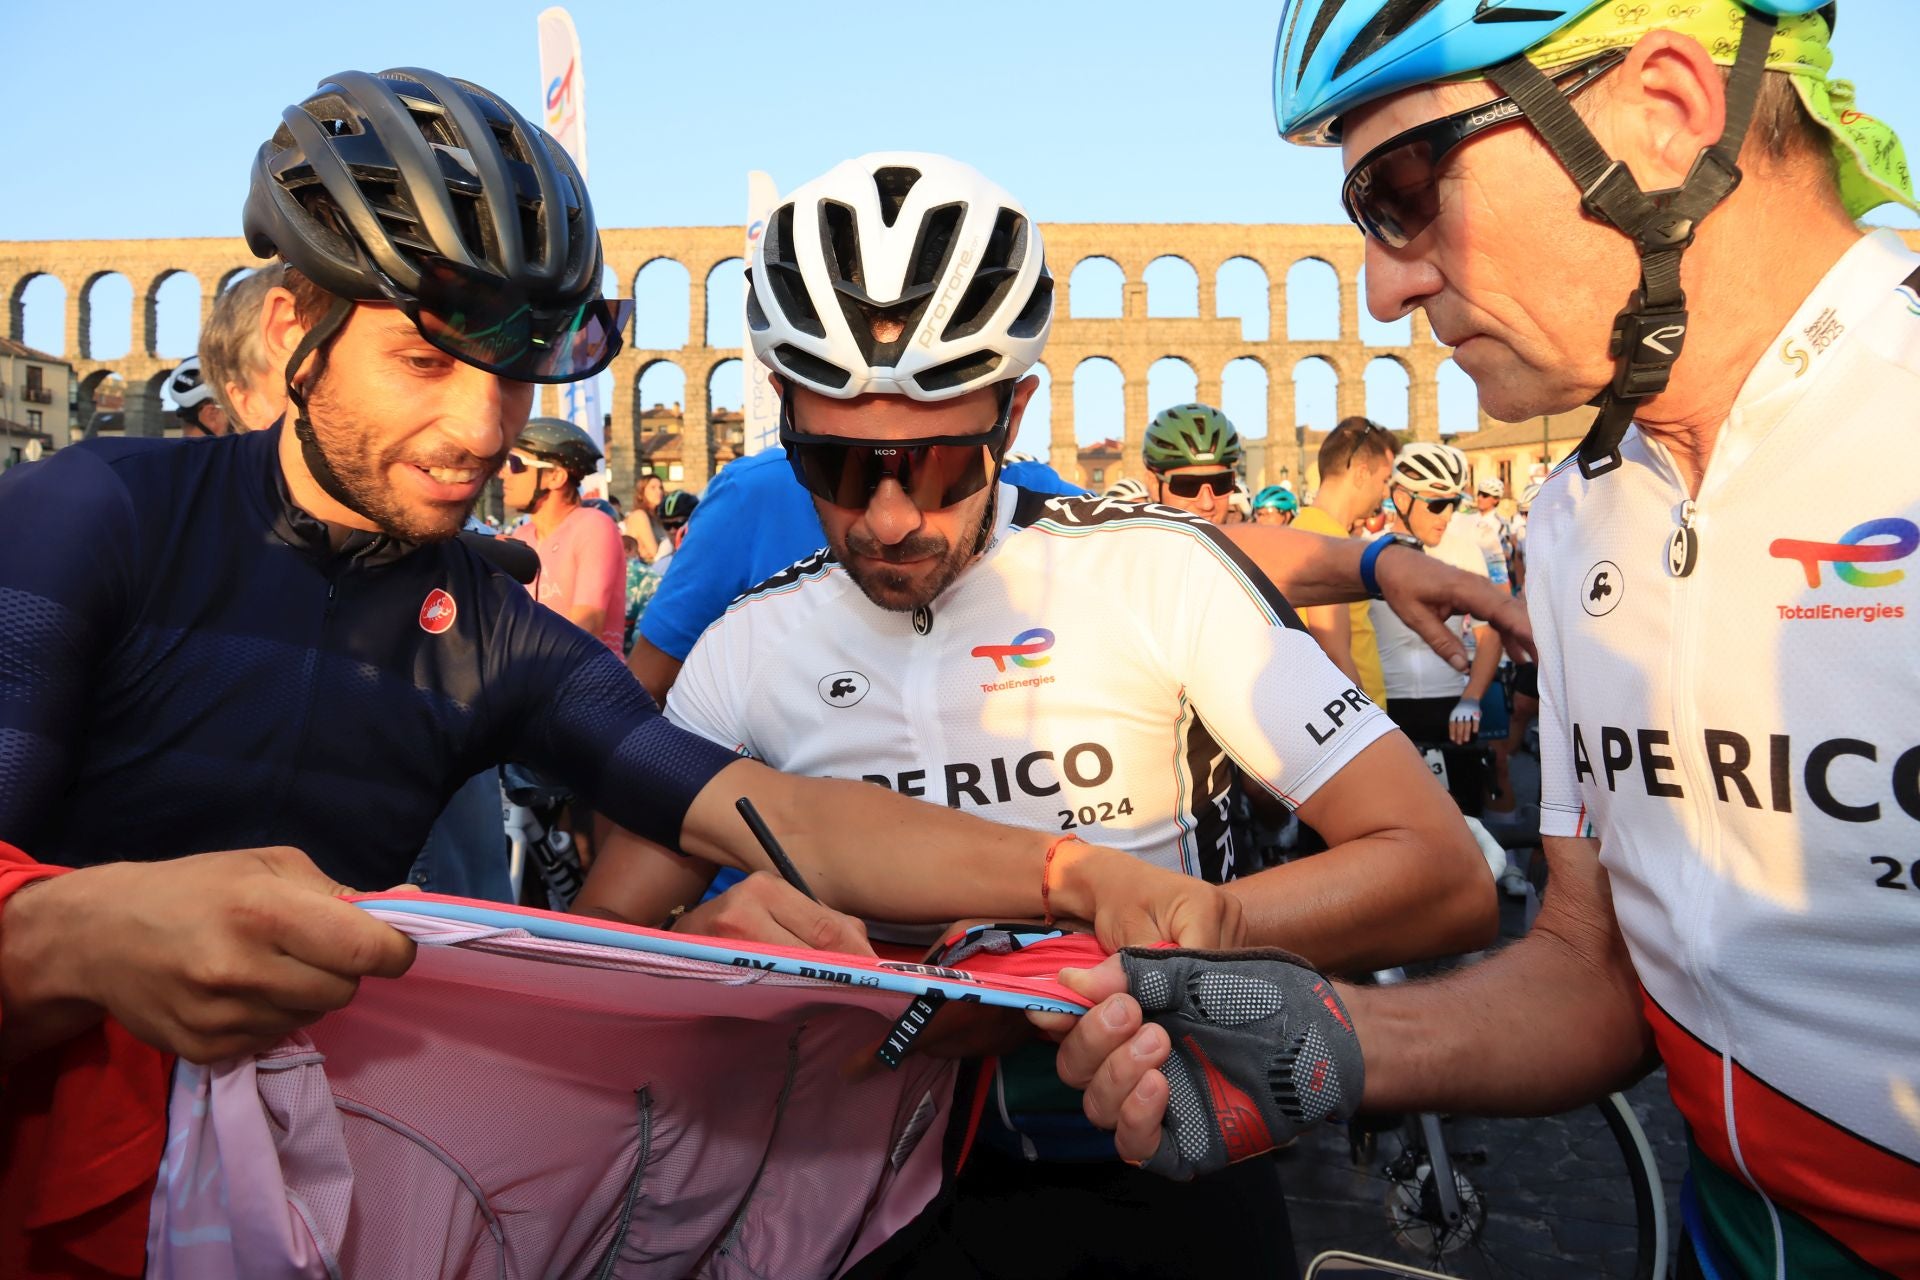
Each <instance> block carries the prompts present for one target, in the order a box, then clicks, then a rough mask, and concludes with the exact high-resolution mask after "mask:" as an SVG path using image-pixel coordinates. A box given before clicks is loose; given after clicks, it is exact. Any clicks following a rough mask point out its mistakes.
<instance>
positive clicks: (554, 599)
mask: <svg viewBox="0 0 1920 1280" xmlns="http://www.w3.org/2000/svg"><path fill="white" fill-rule="evenodd" d="M507 536H508V537H510V538H517V539H519V540H520V541H521V542H524V543H526V544H527V545H528V546H530V547H532V548H533V549H534V550H535V551H537V552H539V553H540V576H539V577H537V578H535V579H534V580H533V588H532V590H533V598H534V599H535V600H538V601H539V602H540V603H541V604H543V605H545V606H547V608H549V609H551V610H553V611H554V612H555V613H558V614H560V615H562V616H569V615H570V614H571V612H572V611H573V610H574V609H576V608H578V607H580V606H582V605H598V606H600V608H601V609H603V610H604V612H603V613H602V615H601V618H600V631H599V635H600V639H601V641H602V642H603V643H604V644H605V645H606V646H607V648H609V649H611V650H613V651H614V652H615V653H616V654H617V653H619V652H621V645H620V641H621V637H622V634H623V633H624V632H625V630H626V625H627V553H626V549H625V548H624V547H622V546H621V545H620V526H619V525H616V524H615V523H614V522H613V520H612V518H611V517H609V516H608V515H607V513H606V512H604V511H600V510H597V509H595V508H593V507H578V508H575V510H574V512H573V514H572V515H570V516H568V517H567V518H566V519H565V520H562V521H561V522H560V525H559V527H558V528H556V529H555V530H554V531H553V532H552V533H550V534H548V535H547V536H546V537H544V538H542V537H541V536H540V535H539V534H538V533H537V532H535V531H534V527H533V521H531V520H529V521H527V522H526V523H525V524H523V525H521V526H520V527H519V528H518V529H515V530H514V531H513V532H512V533H510V534H508V535H507Z"/></svg>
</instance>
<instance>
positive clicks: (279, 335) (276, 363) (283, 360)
mask: <svg viewBox="0 0 1920 1280" xmlns="http://www.w3.org/2000/svg"><path fill="white" fill-rule="evenodd" d="M306 336H307V326H306V325H304V324H302V323H301V322H300V317H299V315H298V313H297V312H296V310H295V308H294V304H293V293H292V291H291V290H288V289H280V288H274V289H269V290H267V296H266V298H265V299H264V300H263V301H262V302H261V304H260V342H261V345H262V346H263V347H264V348H265V349H266V353H267V365H268V367H269V368H271V369H272V370H273V371H274V372H275V374H279V373H280V372H282V371H283V370H285V369H286V367H287V361H289V360H291V359H292V358H293V353H294V351H295V350H296V349H298V347H299V346H300V343H301V341H302V340H303V339H304V338H305V337H306Z"/></svg>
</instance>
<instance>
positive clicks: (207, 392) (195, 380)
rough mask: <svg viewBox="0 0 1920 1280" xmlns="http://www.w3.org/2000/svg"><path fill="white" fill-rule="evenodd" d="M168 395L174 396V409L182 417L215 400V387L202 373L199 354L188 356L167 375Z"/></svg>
mask: <svg viewBox="0 0 1920 1280" xmlns="http://www.w3.org/2000/svg"><path fill="white" fill-rule="evenodd" d="M167 395H169V396H170V397H172V399H173V405H174V409H175V411H176V412H178V413H179V414H180V415H181V416H182V417H186V416H190V415H191V414H192V413H193V412H194V411H195V410H197V409H198V408H199V407H200V406H201V405H203V404H209V403H211V402H212V401H213V387H212V386H210V385H209V384H208V383H207V380H206V379H205V378H203V377H202V376H201V375H200V357H199V356H197V355H196V356H188V357H187V358H186V359H185V360H182V361H181V362H180V364H179V367H178V368H176V369H175V370H174V371H173V372H172V373H170V374H168V375H167Z"/></svg>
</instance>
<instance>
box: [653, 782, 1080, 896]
mask: <svg viewBox="0 0 1920 1280" xmlns="http://www.w3.org/2000/svg"><path fill="white" fill-rule="evenodd" d="M741 796H747V797H749V798H751V799H752V800H753V803H754V805H755V807H756V808H758V809H759V810H760V813H761V815H762V816H763V817H764V818H765V819H766V821H767V825H768V827H769V828H771V830H772V831H773V834H774V837H775V838H776V839H778V840H779V841H780V844H781V846H782V847H783V848H784V849H785V850H786V852H787V853H788V855H789V856H790V857H791V858H792V859H793V861H794V863H795V865H796V866H797V867H798V868H799V869H800V872H801V874H802V875H803V876H805V877H806V879H807V882H808V884H809V886H810V887H811V888H812V889H813V890H814V892H815V893H816V894H818V895H819V897H820V900H821V901H822V902H825V903H826V904H827V905H829V906H832V907H835V908H838V909H839V910H841V911H846V912H850V913H852V914H855V915H860V916H866V917H868V918H873V919H883V920H893V921H897V922H900V923H903V924H907V923H945V922H947V921H950V920H954V919H957V918H959V917H960V916H962V915H981V916H994V915H1001V916H1008V917H1012V918H1025V917H1033V916H1038V915H1039V914H1041V911H1042V904H1041V900H1040V882H1041V876H1042V860H1043V857H1044V854H1045V851H1046V848H1047V846H1048V845H1049V844H1051V843H1052V842H1053V838H1054V837H1053V836H1050V835H1049V834H1048V833H1046V832H1042V831H1029V830H1025V829H1023V828H1020V827H1008V826H1002V825H1000V824H999V823H994V822H988V821H985V820H984V819H980V818H974V817H969V816H967V815H964V814H961V813H959V812H957V811H955V810H952V809H948V808H946V807H945V806H943V805H935V804H928V803H927V802H926V801H924V800H915V799H911V798H909V797H906V796H900V795H896V794H894V793H893V792H891V791H888V790H887V789H886V788H884V787H879V786H875V785H874V784H873V783H870V782H848V781H845V780H841V779H833V778H797V777H792V776H790V775H787V774H782V773H776V772H774V771H773V770H771V769H769V768H767V767H766V766H764V765H761V764H758V763H757V762H754V761H750V760H742V761H740V762H739V763H738V764H735V765H732V766H729V767H728V768H727V769H726V770H725V771H724V772H722V773H721V774H720V775H719V776H718V777H716V778H715V779H714V781H713V782H712V783H710V784H708V786H707V788H706V790H704V791H702V792H701V793H700V795H699V797H698V798H697V799H696V800H695V801H694V803H693V807H692V808H691V809H689V810H688V812H687V817H686V823H685V825H684V827H683V829H682V834H681V847H682V848H683V849H684V850H685V851H686V852H688V853H691V854H694V855H696V856H698V857H702V858H706V859H708V860H710V861H713V862H718V863H722V864H724V865H726V866H732V867H738V868H740V869H741V870H744V871H761V870H767V869H770V868H771V867H772V862H771V860H770V859H768V858H767V856H766V855H765V854H764V853H763V852H761V850H760V848H759V846H758V845H757V844H756V843H755V842H754V840H753V837H752V834H751V833H750V832H749V831H748V830H747V826H746V823H745V822H744V821H743V820H742V819H741V817H740V815H739V814H738V813H737V812H736V811H735V810H734V807H733V806H734V802H735V801H736V800H738V799H739V798H740V797H741ZM1088 848H1089V846H1086V845H1080V844H1077V843H1070V844H1068V845H1065V846H1063V847H1062V848H1061V850H1060V851H1059V853H1058V854H1057V855H1056V858H1055V862H1054V867H1053V869H1052V872H1051V880H1050V887H1051V891H1052V895H1053V897H1052V905H1053V909H1054V912H1055V914H1056V915H1070V914H1072V913H1074V912H1075V911H1078V910H1082V909H1085V907H1086V906H1087V905H1088V904H1086V903H1084V902H1083V901H1079V900H1077V899H1076V898H1075V882H1074V875H1073V868H1074V866H1075V864H1076V862H1077V860H1078V859H1079V858H1080V856H1081V855H1082V854H1083V853H1084V852H1085V851H1086V850H1087V849H1088Z"/></svg>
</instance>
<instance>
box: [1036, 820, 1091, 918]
mask: <svg viewBox="0 0 1920 1280" xmlns="http://www.w3.org/2000/svg"><path fill="white" fill-rule="evenodd" d="M1069 840H1072V841H1076V842H1079V843H1085V842H1084V841H1081V840H1080V837H1079V836H1071V835H1069V836H1061V837H1060V838H1059V839H1058V840H1055V841H1054V842H1053V843H1052V844H1050V845H1048V846H1047V860H1046V861H1045V862H1043V863H1041V864H1040V911H1041V914H1042V915H1044V916H1045V917H1046V922H1047V924H1049V925H1051V924H1052V923H1053V855H1054V854H1056V853H1058V852H1060V846H1061V845H1063V844H1065V843H1067V842H1068V841H1069Z"/></svg>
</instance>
